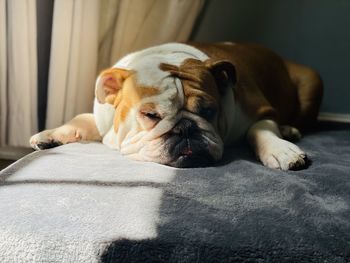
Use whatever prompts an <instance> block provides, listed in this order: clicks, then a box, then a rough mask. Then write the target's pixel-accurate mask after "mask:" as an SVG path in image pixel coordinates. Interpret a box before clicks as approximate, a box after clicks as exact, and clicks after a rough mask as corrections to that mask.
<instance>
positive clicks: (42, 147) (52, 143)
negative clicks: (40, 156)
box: [35, 140, 63, 150]
mask: <svg viewBox="0 0 350 263" xmlns="http://www.w3.org/2000/svg"><path fill="white" fill-rule="evenodd" d="M62 144H63V143H61V142H58V141H53V140H52V141H49V142H39V143H37V144H36V145H35V147H36V148H37V150H45V149H50V148H54V147H57V146H60V145H62Z"/></svg>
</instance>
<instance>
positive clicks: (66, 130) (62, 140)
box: [29, 126, 81, 150]
mask: <svg viewBox="0 0 350 263" xmlns="http://www.w3.org/2000/svg"><path fill="white" fill-rule="evenodd" d="M80 140H81V134H80V133H79V132H78V131H77V130H75V129H73V128H70V127H66V126H62V127H59V128H57V129H53V130H45V131H42V132H39V133H37V134H35V135H33V136H32V137H31V138H30V140H29V143H30V146H31V147H32V148H33V149H35V150H44V149H48V148H53V147H56V146H60V145H62V144H67V143H71V142H77V141H80Z"/></svg>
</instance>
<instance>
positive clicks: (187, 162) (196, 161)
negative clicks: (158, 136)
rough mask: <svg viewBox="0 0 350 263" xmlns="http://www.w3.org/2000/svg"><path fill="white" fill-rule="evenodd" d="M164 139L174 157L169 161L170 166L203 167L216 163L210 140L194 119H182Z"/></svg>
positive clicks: (167, 148)
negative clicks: (204, 136) (212, 154)
mask: <svg viewBox="0 0 350 263" xmlns="http://www.w3.org/2000/svg"><path fill="white" fill-rule="evenodd" d="M164 139H165V141H166V150H167V151H168V153H169V155H170V156H172V157H173V161H172V162H170V163H169V165H170V166H174V167H179V168H185V167H203V166H208V165H211V164H213V163H214V158H213V157H212V156H211V155H210V152H209V144H208V142H207V141H206V140H205V139H204V138H203V136H202V135H201V131H200V129H199V128H198V126H197V124H196V123H195V122H194V121H192V120H189V119H181V120H180V121H179V122H178V123H177V124H176V125H175V126H174V128H173V129H172V130H171V131H170V132H168V133H167V134H166V135H165V138H164Z"/></svg>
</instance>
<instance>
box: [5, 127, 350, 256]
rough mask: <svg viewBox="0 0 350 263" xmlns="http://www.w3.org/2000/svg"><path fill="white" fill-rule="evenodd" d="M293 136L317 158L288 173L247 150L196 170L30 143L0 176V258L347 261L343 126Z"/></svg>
mask: <svg viewBox="0 0 350 263" xmlns="http://www.w3.org/2000/svg"><path fill="white" fill-rule="evenodd" d="M299 145H300V146H301V147H302V148H303V149H305V150H306V152H308V153H309V156H310V157H311V159H312V161H313V162H312V164H311V165H310V167H309V168H308V169H306V170H301V171H290V172H282V171H277V170H271V169H268V168H265V167H263V166H262V165H260V163H258V162H257V161H255V159H254V156H253V155H252V154H251V153H250V152H249V151H247V150H246V149H245V148H244V147H237V148H236V149H231V150H227V151H226V154H225V158H224V160H223V162H222V163H220V164H219V165H218V166H217V167H209V168H198V169H175V168H171V167H166V166H162V165H158V164H153V163H140V162H135V161H131V160H128V159H125V158H124V157H122V156H120V154H119V153H118V152H116V151H113V150H110V149H108V148H106V147H105V146H103V145H101V144H97V143H91V144H70V145H65V146H61V147H58V148H54V149H51V150H46V151H41V152H35V153H33V154H31V155H29V156H27V157H25V158H23V159H21V160H19V161H18V162H16V163H15V164H13V165H12V166H10V167H8V168H7V169H5V170H4V171H3V172H1V174H0V211H1V212H0V262H2V263H5V262H11V263H12V262H99V261H102V262H350V207H349V206H350V132H349V129H340V130H333V131H319V132H316V133H313V134H310V135H307V136H305V137H304V138H303V139H302V141H301V142H300V143H299Z"/></svg>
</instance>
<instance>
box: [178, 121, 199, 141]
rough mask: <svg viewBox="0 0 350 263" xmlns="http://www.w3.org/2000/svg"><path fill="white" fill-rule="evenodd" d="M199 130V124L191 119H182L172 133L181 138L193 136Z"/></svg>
mask: <svg viewBox="0 0 350 263" xmlns="http://www.w3.org/2000/svg"><path fill="white" fill-rule="evenodd" d="M197 129H198V126H197V124H196V123H195V122H194V121H192V120H189V119H181V120H180V121H179V122H178V123H177V124H176V125H175V127H174V128H173V129H172V133H175V134H177V135H179V136H181V137H182V136H186V137H189V136H191V135H193V133H195V132H196V131H197Z"/></svg>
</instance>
